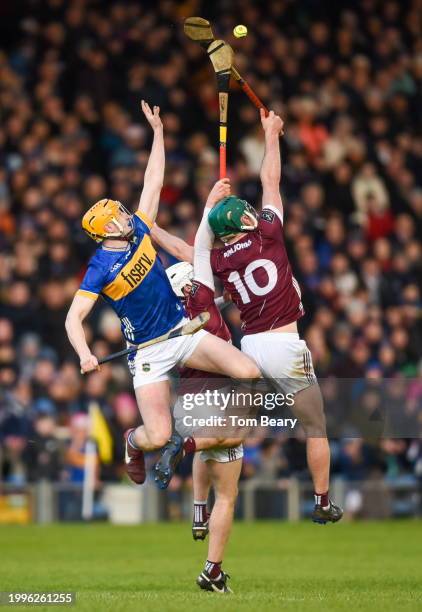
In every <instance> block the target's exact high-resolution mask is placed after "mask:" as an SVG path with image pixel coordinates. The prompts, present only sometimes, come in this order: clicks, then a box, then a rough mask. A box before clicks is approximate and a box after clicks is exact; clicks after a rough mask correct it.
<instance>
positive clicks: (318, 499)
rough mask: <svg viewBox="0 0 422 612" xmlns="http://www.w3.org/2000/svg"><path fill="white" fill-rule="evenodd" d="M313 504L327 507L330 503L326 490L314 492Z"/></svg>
mask: <svg viewBox="0 0 422 612" xmlns="http://www.w3.org/2000/svg"><path fill="white" fill-rule="evenodd" d="M314 498H315V504H316V505H317V506H322V507H323V508H327V506H329V505H330V498H329V497H328V491H327V492H326V493H314Z"/></svg>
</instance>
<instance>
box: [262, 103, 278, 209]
mask: <svg viewBox="0 0 422 612" xmlns="http://www.w3.org/2000/svg"><path fill="white" fill-rule="evenodd" d="M260 113H261V123H262V127H263V129H264V133H265V155H264V159H263V162H262V166H261V183H262V207H263V208H265V206H274V207H275V208H277V209H278V210H279V211H280V212H281V214H283V204H282V202H281V195H280V178H281V159H280V134H282V132H283V121H282V119H281V117H279V116H278V115H275V114H274V111H270V113H269V115H268V117H266V116H265V113H264V111H263V109H261V111H260Z"/></svg>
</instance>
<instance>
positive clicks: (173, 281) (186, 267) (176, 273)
mask: <svg viewBox="0 0 422 612" xmlns="http://www.w3.org/2000/svg"><path fill="white" fill-rule="evenodd" d="M166 274H167V278H168V279H169V281H170V285H171V288H172V289H173V291H174V293H175V294H176V295H177V296H178V297H185V296H184V294H183V291H182V289H183V287H184V286H185V285H191V284H192V280H193V266H192V264H190V263H188V262H187V261H181V262H179V263H177V264H174V265H172V266H170V267H169V268H167V269H166Z"/></svg>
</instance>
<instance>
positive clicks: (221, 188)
mask: <svg viewBox="0 0 422 612" xmlns="http://www.w3.org/2000/svg"><path fill="white" fill-rule="evenodd" d="M230 191H231V186H230V179H229V178H223V179H220V180H219V181H217V182H216V183H215V185H214V187H213V188H212V189H211V191H210V193H209V195H208V198H207V203H206V205H205V206H206V207H207V208H212V207H213V206H215V205H216V204H217V202H219V201H220V200H222V199H223V198H227V196H229V195H230Z"/></svg>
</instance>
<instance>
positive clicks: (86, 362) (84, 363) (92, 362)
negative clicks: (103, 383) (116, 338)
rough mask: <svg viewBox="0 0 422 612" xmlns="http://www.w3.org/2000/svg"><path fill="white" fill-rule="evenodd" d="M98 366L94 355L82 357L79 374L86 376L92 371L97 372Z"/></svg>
mask: <svg viewBox="0 0 422 612" xmlns="http://www.w3.org/2000/svg"><path fill="white" fill-rule="evenodd" d="M99 369H100V366H99V365H98V359H97V358H96V356H95V355H92V353H91V355H88V356H87V357H83V358H82V359H81V374H87V372H92V371H93V370H99Z"/></svg>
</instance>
